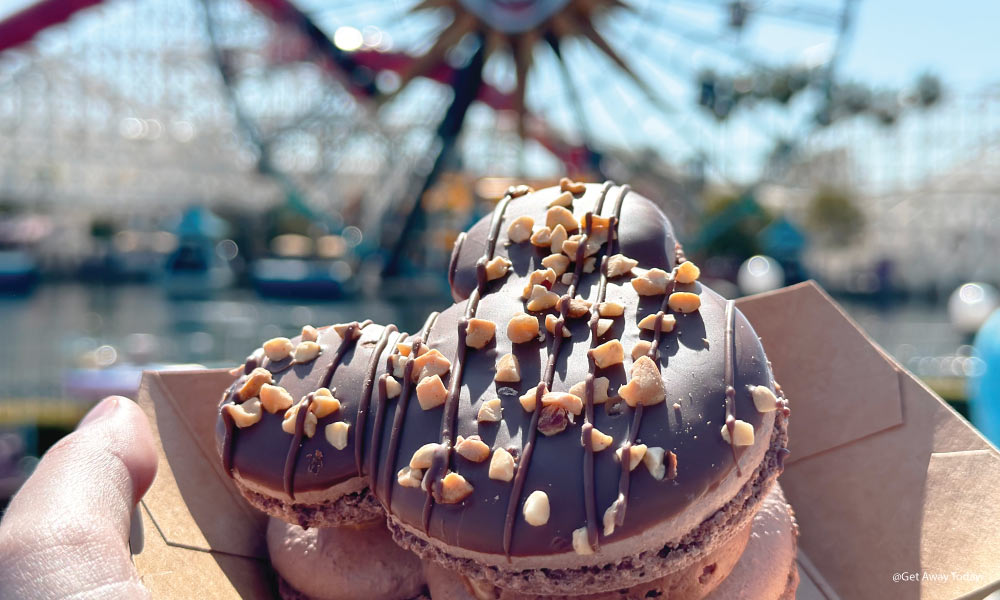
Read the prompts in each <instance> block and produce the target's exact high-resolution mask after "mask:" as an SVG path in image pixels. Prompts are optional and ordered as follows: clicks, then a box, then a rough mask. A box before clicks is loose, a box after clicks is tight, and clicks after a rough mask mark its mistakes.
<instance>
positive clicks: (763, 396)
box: [750, 385, 778, 413]
mask: <svg viewBox="0 0 1000 600" xmlns="http://www.w3.org/2000/svg"><path fill="white" fill-rule="evenodd" d="M750 395H751V396H753V405H754V406H756V407H757V412H762V413H766V412H771V411H772V410H775V409H777V408H778V397H777V396H775V395H774V392H772V391H771V388H769V387H767V386H766V385H751V386H750Z"/></svg>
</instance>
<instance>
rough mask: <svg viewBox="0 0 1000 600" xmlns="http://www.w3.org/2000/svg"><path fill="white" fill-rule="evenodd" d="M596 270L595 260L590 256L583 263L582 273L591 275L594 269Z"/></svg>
mask: <svg viewBox="0 0 1000 600" xmlns="http://www.w3.org/2000/svg"><path fill="white" fill-rule="evenodd" d="M596 268H597V259H596V258H594V257H593V256H591V257H589V258H587V259H585V260H584V261H583V272H584V273H593V272H594V269H596Z"/></svg>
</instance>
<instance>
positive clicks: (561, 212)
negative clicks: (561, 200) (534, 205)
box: [545, 206, 579, 252]
mask: <svg viewBox="0 0 1000 600" xmlns="http://www.w3.org/2000/svg"><path fill="white" fill-rule="evenodd" d="M560 225H562V226H563V229H565V230H566V231H567V232H570V231H576V230H577V229H578V228H579V225H578V224H577V222H576V217H574V216H573V212H572V211H570V210H568V209H567V208H565V207H562V206H553V207H552V208H550V209H549V210H548V211H546V213H545V226H546V227H548V228H549V229H551V230H552V234H553V236H555V232H556V230H557V229H558V228H559V226H560ZM563 241H565V240H563ZM559 249H562V244H560V245H559ZM553 252H556V250H553Z"/></svg>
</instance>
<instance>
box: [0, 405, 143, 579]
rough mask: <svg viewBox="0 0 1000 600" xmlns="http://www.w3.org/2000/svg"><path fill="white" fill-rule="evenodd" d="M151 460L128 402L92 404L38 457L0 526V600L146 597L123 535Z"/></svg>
mask: <svg viewBox="0 0 1000 600" xmlns="http://www.w3.org/2000/svg"><path fill="white" fill-rule="evenodd" d="M156 462H157V459H156V449H155V447H154V444H153V436H152V432H151V431H150V428H149V423H148V422H147V421H146V416H145V415H144V414H143V413H142V411H141V410H140V409H139V407H138V406H136V404H135V403H134V402H132V401H131V400H128V399H126V398H121V397H116V396H112V397H109V398H105V399H104V400H103V401H101V402H100V403H99V404H98V405H97V406H95V407H94V408H93V409H92V410H91V411H90V412H89V413H87V415H86V416H85V417H84V418H83V420H81V421H80V424H79V425H78V426H77V428H76V431H74V432H73V433H71V434H69V435H68V436H66V437H65V438H63V439H61V440H59V442H57V443H56V444H55V445H54V446H52V448H51V449H49V451H48V452H46V453H45V456H43V457H42V460H41V461H40V462H39V463H38V466H37V468H36V469H35V472H34V473H33V474H32V475H31V477H29V478H28V480H27V481H26V482H25V483H24V486H22V487H21V490H20V491H19V492H18V493H17V495H15V496H14V498H13V500H11V503H10V506H9V507H8V509H7V513H6V514H5V515H4V517H3V520H2V521H0V598H44V599H48V598H69V597H72V598H81V599H82V598H102V599H103V598H148V597H149V592H148V590H146V588H145V587H143V585H142V583H141V582H140V581H139V576H138V574H137V573H136V570H135V566H134V565H133V563H132V558H131V553H130V551H129V528H130V521H131V517H132V514H133V512H134V510H135V507H136V504H137V502H138V501H139V499H140V498H142V496H143V494H145V493H146V490H147V489H149V486H150V484H151V483H152V482H153V477H154V476H155V474H156Z"/></svg>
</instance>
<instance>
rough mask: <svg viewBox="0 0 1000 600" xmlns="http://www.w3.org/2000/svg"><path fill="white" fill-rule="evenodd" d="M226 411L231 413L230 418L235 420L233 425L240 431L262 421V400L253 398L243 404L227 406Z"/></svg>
mask: <svg viewBox="0 0 1000 600" xmlns="http://www.w3.org/2000/svg"><path fill="white" fill-rule="evenodd" d="M226 410H228V411H229V416H230V417H232V418H233V425H236V426H237V427H239V428H240V429H243V428H245V427H250V426H251V425H253V424H254V423H256V422H257V421H260V416H261V406H260V398H251V399H249V400H247V401H246V402H244V403H243V404H227V405H226Z"/></svg>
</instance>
